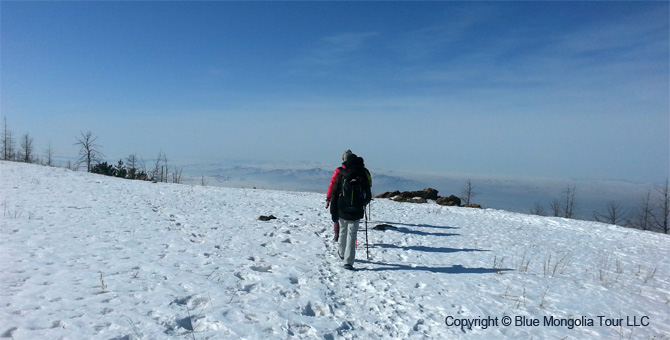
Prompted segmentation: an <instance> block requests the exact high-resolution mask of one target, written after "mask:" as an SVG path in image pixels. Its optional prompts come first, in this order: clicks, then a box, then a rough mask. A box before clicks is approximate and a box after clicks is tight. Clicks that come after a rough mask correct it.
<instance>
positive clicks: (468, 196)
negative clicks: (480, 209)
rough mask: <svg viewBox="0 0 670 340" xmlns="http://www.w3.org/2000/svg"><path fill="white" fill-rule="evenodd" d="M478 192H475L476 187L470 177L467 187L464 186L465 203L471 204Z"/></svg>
mask: <svg viewBox="0 0 670 340" xmlns="http://www.w3.org/2000/svg"><path fill="white" fill-rule="evenodd" d="M477 195H478V193H477V192H475V187H474V185H472V181H470V179H468V181H467V183H466V184H465V188H463V192H462V196H463V203H464V204H465V205H469V204H470V203H471V200H472V198H474V197H475V196H477Z"/></svg>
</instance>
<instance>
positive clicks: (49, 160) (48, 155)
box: [44, 142, 54, 166]
mask: <svg viewBox="0 0 670 340" xmlns="http://www.w3.org/2000/svg"><path fill="white" fill-rule="evenodd" d="M44 156H45V157H46V161H45V163H44V165H46V166H53V165H54V164H53V156H54V149H53V148H52V147H51V142H49V146H47V149H46V150H45V154H44Z"/></svg>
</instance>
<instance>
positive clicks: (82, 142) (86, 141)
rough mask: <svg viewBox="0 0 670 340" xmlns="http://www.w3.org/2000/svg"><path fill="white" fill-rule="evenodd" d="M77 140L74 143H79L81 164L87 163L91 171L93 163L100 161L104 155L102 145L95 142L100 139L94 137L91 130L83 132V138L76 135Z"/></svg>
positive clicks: (88, 169)
mask: <svg viewBox="0 0 670 340" xmlns="http://www.w3.org/2000/svg"><path fill="white" fill-rule="evenodd" d="M75 138H76V139H77V142H76V143H74V145H79V146H80V148H79V156H80V158H79V162H77V166H79V165H80V164H83V163H86V171H88V172H91V169H92V168H93V163H95V162H99V161H100V158H101V157H104V155H103V154H102V152H100V150H99V148H100V145H97V144H95V141H96V140H98V137H93V136H92V134H91V131H89V132H87V133H86V134H84V133H83V132H82V133H81V138H79V137H75Z"/></svg>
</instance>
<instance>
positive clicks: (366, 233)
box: [364, 210, 370, 260]
mask: <svg viewBox="0 0 670 340" xmlns="http://www.w3.org/2000/svg"><path fill="white" fill-rule="evenodd" d="M364 211H365V253H366V256H367V259H368V260H370V245H369V244H368V211H367V210H364Z"/></svg>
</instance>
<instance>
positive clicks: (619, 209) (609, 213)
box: [593, 201, 627, 226]
mask: <svg viewBox="0 0 670 340" xmlns="http://www.w3.org/2000/svg"><path fill="white" fill-rule="evenodd" d="M626 216H627V213H626V211H625V209H624V207H623V205H622V204H621V203H619V202H615V201H612V202H609V203H608V204H607V208H606V209H605V212H604V213H599V212H593V218H594V219H595V220H596V221H598V222H603V223H609V224H616V225H621V226H623V225H625V224H626V222H627V221H626Z"/></svg>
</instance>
